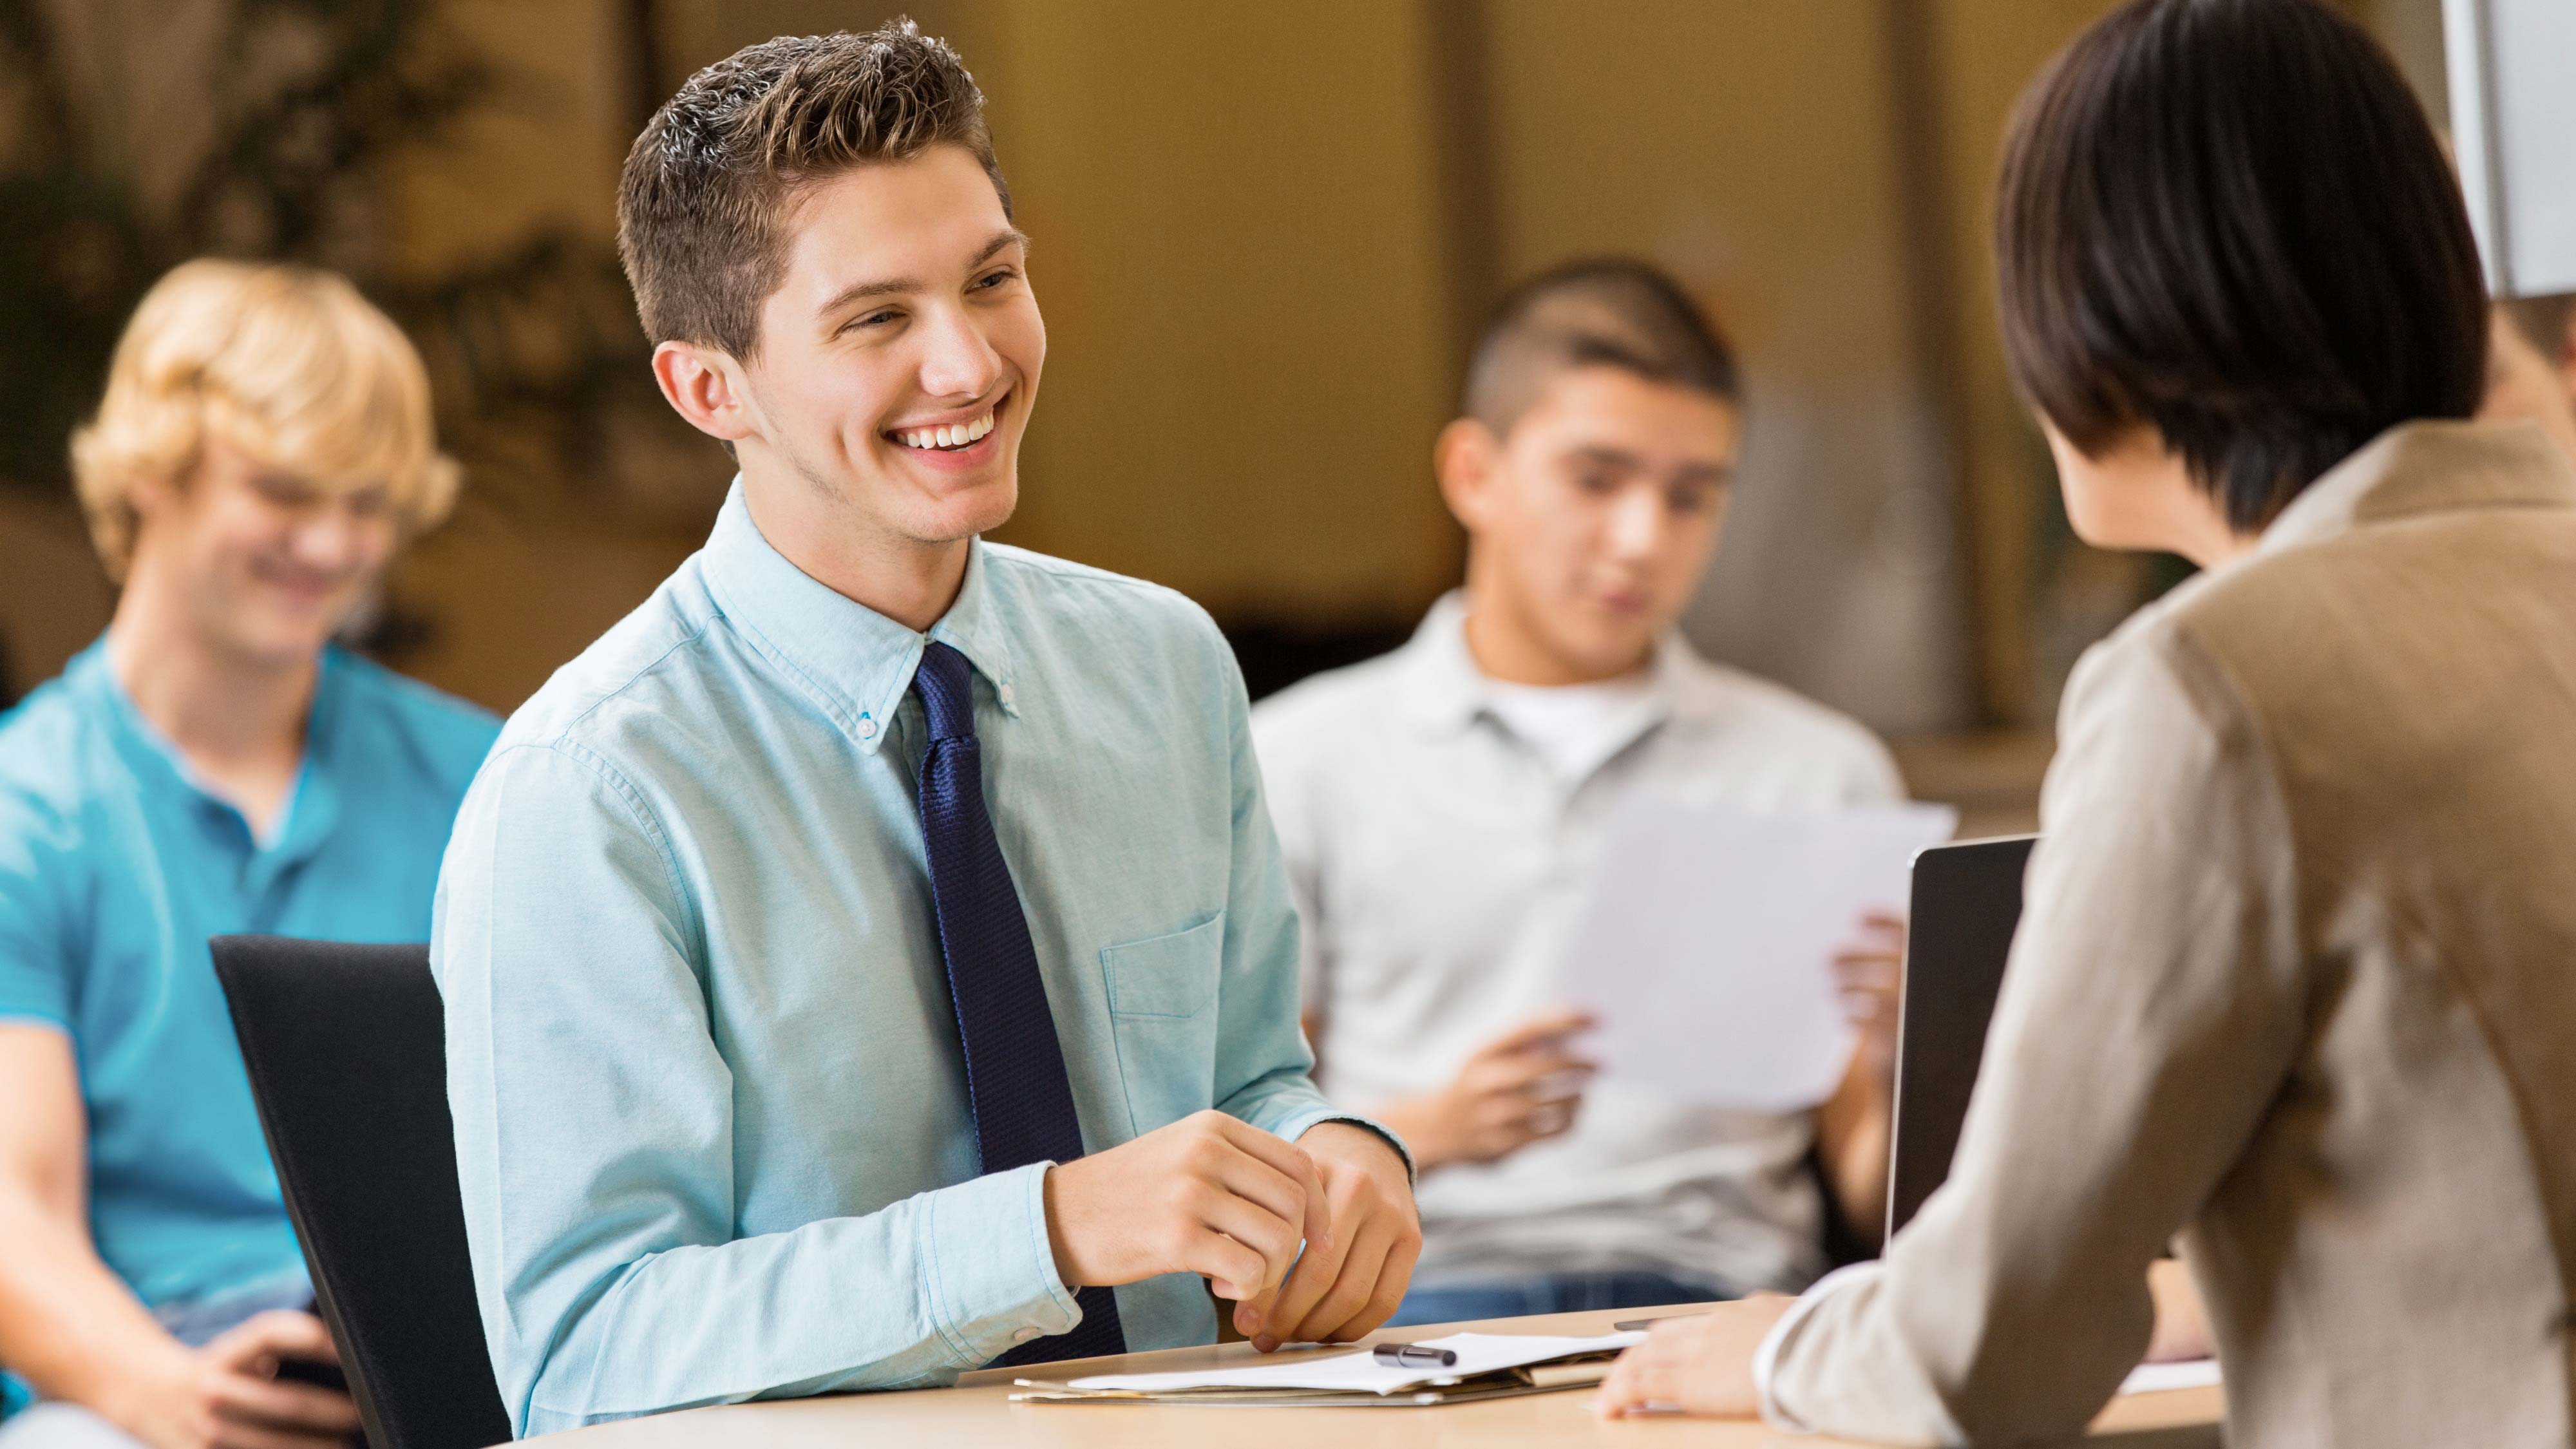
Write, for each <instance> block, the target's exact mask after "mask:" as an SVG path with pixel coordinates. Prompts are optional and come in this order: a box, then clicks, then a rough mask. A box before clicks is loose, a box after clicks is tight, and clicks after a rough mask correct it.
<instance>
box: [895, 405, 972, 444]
mask: <svg viewBox="0 0 2576 1449" xmlns="http://www.w3.org/2000/svg"><path fill="white" fill-rule="evenodd" d="M992 431H993V415H992V414H991V413H986V414H984V415H983V416H982V417H980V418H977V419H975V420H974V421H973V422H971V423H955V424H951V425H949V426H946V427H937V428H909V429H906V430H905V431H903V432H899V433H897V434H895V435H894V438H895V441H896V442H898V443H901V444H903V445H904V446H905V447H907V448H922V449H932V448H965V447H971V446H973V445H974V444H976V443H979V442H981V441H983V439H984V436H985V435H986V434H987V433H990V432H992Z"/></svg>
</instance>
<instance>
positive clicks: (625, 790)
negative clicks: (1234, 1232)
mask: <svg viewBox="0 0 2576 1449" xmlns="http://www.w3.org/2000/svg"><path fill="white" fill-rule="evenodd" d="M926 638H927V639H938V640H942V641H944V642H946V643H949V644H952V645H954V646H956V647H957V648H958V649H959V650H960V651H962V652H963V653H964V654H965V655H966V657H967V658H968V659H969V660H971V661H973V663H974V666H975V671H976V676H977V678H976V684H975V699H976V726H977V729H978V731H979V732H980V733H981V735H982V739H983V763H984V788H985V796H986V799H987V801H988V802H989V803H990V806H991V809H992V814H993V819H994V823H995V826H996V828H997V830H998V832H999V834H1000V837H1001V844H1002V851H1003V854H1004V855H1005V856H1006V857H1007V858H1008V860H1009V862H1010V866H1011V874H1012V878H1013V880H1014V882H1015V883H1016V885H1017V886H1018V889H1019V894H1020V900H1021V902H1022V905H1023V908H1024V910H1025V912H1026V915H1027V917H1028V924H1029V933H1030V935H1031V937H1032V938H1033V939H1034V941H1035V943H1036V946H1037V956H1038V963H1039V968H1040V970H1041V972H1042V973H1043V975H1044V977H1045V980H1046V989H1047V1003H1048V1006H1049V1008H1050V1009H1051V1010H1052V1012H1053V1013H1054V1016H1055V1025H1056V1033H1057V1035H1058V1036H1059V1037H1060V1038H1061V1039H1062V1041H1063V1044H1064V1056H1065V1066H1066V1070H1067V1072H1068V1074H1069V1075H1070V1077H1071V1079H1072V1087H1073V1099H1074V1105H1075V1109H1076V1111H1077V1112H1078V1114H1079V1115H1080V1117H1081V1120H1082V1135H1083V1142H1084V1145H1085V1147H1086V1148H1087V1149H1088V1150H1091V1151H1099V1150H1101V1149H1103V1148H1108V1147H1114V1146H1117V1145H1118V1144H1120V1143H1123V1142H1126V1141H1128V1140H1129V1139H1131V1138H1133V1137H1135V1136H1137V1135H1139V1134H1141V1133H1144V1132H1147V1131H1151V1130H1152V1129H1154V1128H1156V1127H1160V1126H1163V1125H1164V1124H1166V1123H1169V1122H1173V1121H1176V1120H1178V1119H1179V1118H1181V1117H1184V1116H1187V1115H1188V1114H1190V1113H1191V1112H1194V1111H1198V1110H1200V1109H1203V1108H1207V1107H1216V1108H1220V1109H1222V1110H1224V1111H1226V1112H1229V1113H1231V1114H1233V1115H1234V1116H1237V1117H1239V1118H1241V1119H1243V1120H1244V1121H1246V1122H1249V1123H1251V1124H1252V1125H1254V1126H1256V1127H1261V1128H1264V1129H1267V1130H1269V1131H1271V1132H1275V1133H1277V1134H1279V1135H1280V1136H1282V1137H1290V1138H1293V1137H1295V1136H1296V1135H1297V1134H1299V1133H1301V1132H1303V1131H1305V1130H1306V1128H1308V1127H1310V1126H1312V1125H1314V1124H1315V1123H1317V1122H1319V1121H1323V1120H1326V1119H1327V1118H1332V1117H1338V1116H1341V1115H1343V1114H1340V1113H1336V1112H1334V1111H1333V1110H1331V1109H1330V1108H1329V1107H1328V1106H1327V1105H1326V1104H1325V1102H1324V1100H1323V1098H1322V1097H1321V1096H1320V1095H1318V1094H1317V1093H1316V1091H1315V1089H1314V1086H1313V1085H1312V1083H1311V1082H1310V1081H1309V1079H1308V1075H1307V1074H1308V1070H1309V1068H1310V1067H1311V1065H1312V1058H1311V1056H1310V1055H1309V1053H1308V1052H1307V1049H1306V1045H1305V1041H1304V1039H1303V1037H1302V1036H1301V1035H1300V1033H1299V1031H1298V1026H1297V921H1296V915H1295V912H1294V909H1293V907H1292V906H1291V904H1290V901H1289V896H1288V887H1287V879H1286V876H1285V874H1284V872H1283V870H1282V867H1281V864H1280V859H1279V850H1278V845H1277V842H1276V839H1275V838H1274V836H1273V835H1272V832H1271V826H1270V820H1269V816H1268V814H1267V812H1266V810H1265V808H1264V806H1263V804H1262V797H1261V785H1260V777H1259V774H1258V772H1257V769H1256V766H1255V764H1254V760H1253V753H1252V745H1251V738H1250V735H1249V733H1248V727H1247V723H1246V721H1247V707H1246V703H1245V699H1244V690H1243V684H1242V680H1241V676H1240V675H1239V673H1238V672H1237V670H1236V668H1235V665H1234V661H1233V656H1232V655H1231V653H1229V652H1228V650H1227V647H1226V644H1225V641H1224V640H1223V638H1222V637H1220V636H1219V635H1218V633H1217V631H1216V629H1215V628H1214V627H1213V626H1212V625H1211V624H1210V623H1209V621H1208V619H1207V616H1206V615H1205V614H1203V613H1202V612H1200V611H1199V609H1198V608H1197V607H1196V606H1195V605H1192V604H1191V603H1189V602H1188V601H1187V600H1185V599H1183V598H1182V597H1180V596H1179V595H1177V594H1174V593H1172V592H1171V591H1169V590H1166V589H1162V588H1157V587H1155V586H1153V585H1150V584H1144V583H1139V582H1137V581H1135V580H1132V579H1124V578H1119V577H1117V576H1115V575H1112V574H1106V573H1101V572H1099V571H1097V570H1093V569H1087V568H1082V567H1080V566H1077V565H1074V564H1069V563H1064V562H1060V561H1058V560H1055V559H1050V558H1045V557H1041V556H1038V555H1035V554H1030V553H1025V552H1022V551H1020V550H1016V549H1011V548H1004V547H999V546H993V545H986V544H983V543H980V542H979V543H977V544H976V545H975V546H974V549H973V553H972V556H971V558H970V560H969V562H968V565H967V570H966V579H965V586H964V589H963V591H962V592H961V593H960V594H959V596H958V599H957V602H956V603H955V605H954V606H952V607H951V608H950V610H949V612H948V614H947V615H946V617H944V618H942V619H941V620H940V621H939V622H938V623H937V624H936V625H935V626H934V627H933V628H932V629H931V631H930V633H929V634H928V635H927V636H924V635H921V634H916V633H914V632H913V631H911V630H910V629H907V628H905V627H904V626H902V625H900V624H897V623H895V622H893V621H892V620H890V619H887V618H885V617H884V616H882V615H879V614H877V613H875V612H873V611H871V610H868V609H866V608H863V607H861V606H860V605H858V604H855V603H852V602H851V601H850V600H848V599H847V598H844V597H842V596H841V595H840V594H837V593H835V592H833V591H832V590H831V589H829V588H826V587H825V586H824V585H822V584H820V583H817V582H816V581H815V580H813V579H812V578H810V577H808V576H807V575H805V574H804V573H803V572H801V571H799V570H798V569H797V568H796V567H795V566H794V565H792V564H790V563H789V562H788V561H787V560H786V559H785V558H783V557H781V556H780V555H779V553H778V552H777V551H776V550H775V549H773V548H771V547H770V545H769V543H768V542H767V541H766V540H765V539H763V538H762V537H761V535H760V531H759V529H758V527H757V526H756V525H754V523H753V522H752V519H751V515H750V512H749V510H748V509H747V508H746V507H745V506H744V504H743V501H742V496H741V492H740V489H739V487H737V488H736V490H735V493H734V495H733V496H732V497H731V498H729V499H728V500H727V501H726V503H725V506H724V509H723V512H722V514H721V515H720V516H719V517H718V519H717V521H716V526H715V531H714V533H713V535H712V536H711V537H710V538H709V539H708V541H707V546H706V548H705V549H704V550H702V551H701V552H700V553H699V554H698V555H697V556H696V557H694V558H692V559H690V560H689V561H688V562H687V563H686V564H683V565H682V566H681V568H680V570H679V572H678V573H676V574H674V575H673V576H672V577H671V579H670V580H669V581H668V582H666V583H665V584H663V586H662V587H661V589H660V590H659V591H657V592H656V593H655V594H654V596H653V597H652V598H651V599H650V600H648V601H647V602H646V603H645V604H644V605H643V607H641V608H639V609H638V610H636V611H635V612H634V613H633V614H631V615H629V616H628V617H627V618H626V619H625V620H624V621H623V622H621V623H620V624H619V625H618V626H617V627H616V628H614V629H612V630H611V631H609V633H608V634H607V635H606V636H604V637H603V638H601V639H600V641H599V642H598V643H596V644H594V645H592V646H591V648H590V649H588V650H587V651H585V652H584V653H583V654H582V655H581V657H580V658H578V659H576V660H574V661H573V662H572V663H571V664H570V665H568V666H566V667H565V668H564V669H563V670H562V671H561V672H560V673H558V674H556V675H555V677H554V678H553V679H552V680H551V681H549V682H548V683H547V684H546V686H545V688H543V689H542V690H540V691H538V693H537V694H536V696H535V697H534V698H533V699H531V700H529V701H528V703H527V704H526V705H525V706H524V707H523V708H521V709H520V711H519V712H518V713H517V714H516V715H514V716H513V717H512V718H511V720H510V722H509V725H508V727H507V728H506V729H505V730H504V732H503V734H502V738H501V742H500V744H499V745H498V746H496V747H495V749H494V753H493V756H492V758H491V760H490V761H489V762H488V763H487V764H486V766H485V767H484V769H483V772H482V774H481V775H480V776H478V777H477V778H476V780H475V783H474V787H473V789H472V791H471V792H470V793H469V795H468V796H467V799H466V803H465V807H464V809H463V811H462V813H461V814H460V816H459V817H458V821H457V828H456V835H455V838H454V840H453V841H452V842H451V843H450V845H449V848H448V854H447V861H446V865H445V868H444V871H443V873H442V875H441V877H440V881H439V901H438V912H437V926H436V930H435V934H434V937H433V959H434V960H435V962H436V966H437V972H438V977H439V984H440V987H441V989H442V990H443V991H444V993H445V997H446V1003H447V1050H448V1092H449V1097H450V1100H451V1103H452V1105H453V1107H454V1110H455V1120H456V1146H457V1166H458V1176H459V1178H460V1181H461V1184H462V1187H463V1190H464V1199H465V1218H466V1228H467V1234H468V1237H469V1240H470V1242H471V1245H472V1248H473V1257H474V1274H475V1286H476V1289H477V1291H478V1293H479V1296H480V1298H481V1302H482V1310H483V1320H484V1329H485V1334H486V1337H487V1339H488V1341H489V1344H490V1346H491V1350H492V1360H493V1367H494V1369H495V1370H496V1371H497V1373H498V1375H499V1378H500V1383H501V1390H502V1395H503V1398H504V1400H505V1401H506V1402H507V1404H508V1406H509V1409H510V1413H511V1417H512V1420H513V1422H514V1423H515V1424H516V1425H517V1426H518V1428H519V1430H520V1432H521V1433H538V1432H543V1431H546V1430H550V1429H561V1428H567V1427H570V1426H573V1425H578V1424H584V1423H590V1422H594V1421H598V1420H603V1419H613V1418H619V1417H622V1416H626V1415H633V1414H643V1413H651V1412H654V1411H657V1410H664V1409H675V1408H681V1407H685V1406H688V1405H693V1404H707V1403H718V1402H726V1401H732V1400H741V1399H750V1398H760V1397H774V1396H785V1395H791V1394H804V1393H817V1392H823V1391H826V1390H833V1389H851V1388H892V1387H908V1386H918V1385H929V1384H939V1383H944V1382H947V1381H949V1380H950V1379H952V1378H953V1377H954V1375H955V1374H956V1373H957V1372H958V1371H959V1370H961V1369H967V1368H973V1367H976V1366H979V1365H981V1364H983V1363H984V1362H985V1361H987V1360H989V1359H991V1358H992V1357H994V1356H995V1355H997V1354H999V1353H1001V1352H1002V1351H1003V1350H1005V1349H1007V1348H1010V1347H1011V1346H1012V1345H1013V1344H1014V1343H1016V1342H1019V1341H1021V1340H1023V1339H1025V1338H1030V1337H1034V1336H1036V1335H1038V1334H1045V1333H1061V1332H1064V1331H1065V1330H1067V1329H1069V1328H1071V1327H1072V1326H1073V1325H1074V1323H1075V1322H1076V1321H1077V1315H1078V1310H1077V1309H1076V1307H1075V1305H1074V1299H1073V1295H1072V1293H1071V1292H1070V1291H1069V1290H1068V1289H1067V1288H1066V1286H1065V1285H1064V1284H1063V1283H1062V1282H1061V1281H1059V1280H1058V1278H1057V1276H1056V1273H1055V1268H1054V1260H1053V1256H1052V1254H1051V1253H1050V1251H1049V1249H1048V1245H1047V1230H1046V1215H1045V1208H1044V1203H1043V1200H1042V1197H1041V1194H1040V1182H1041V1180H1042V1178H1043V1176H1044V1171H1045V1168H1044V1165H1043V1164H1040V1165H1033V1166H1029V1167H1024V1168H1018V1169H1014V1170H1012V1171H1008V1172H1000V1173H995V1174H993V1175H991V1176H985V1177H979V1176H977V1159H976V1147H975V1132H974V1124H973V1121H972V1118H971V1116H970V1115H969V1109H968V1105H967V1097H966V1083H965V1071H964V1063H963V1060H962V1057H961V1055H960V1052H959V1048H958V1038H957V1025H956V1019H955V1016H954V1014H953V1013H952V1011H951V1008H950V1004H949V998H948V987H947V980H946V976H945V973H944V970H943V967H942V965H941V962H940V956H939V947H938V937H937V932H936V926H935V924H934V921H933V917H932V911H931V901H930V881H929V876H928V873H927V868H926V866H925V864H924V861H923V856H922V841H921V825H920V818H919V814H918V810H917V807H916V803H915V790H916V785H915V776H916V771H917V770H918V768H919V762H920V758H921V753H922V747H923V742H924V734H923V727H922V716H921V705H920V702H919V700H918V699H916V698H914V697H913V696H912V695H911V694H910V693H909V690H910V685H911V681H912V673H913V668H914V666H915V665H916V664H917V663H918V662H919V660H920V657H921V650H922V647H923V644H924V642H925V639H926ZM1118 1312H1119V1317H1120V1319H1121V1321H1122V1323H1123V1324H1124V1326H1125V1329H1126V1335H1127V1342H1128V1344H1129V1346H1130V1347H1133V1348H1139V1349H1143V1348H1161V1347H1169V1346H1173V1345H1179V1344H1188V1343H1204V1342H1208V1341H1209V1340H1211V1339H1212V1338H1213V1337H1214V1326H1215V1325H1214V1314H1213V1313H1212V1311H1211V1309H1210V1306H1209V1303H1208V1299H1207V1297H1206V1295H1205V1293H1204V1291H1203V1290H1202V1288H1201V1286H1200V1282H1199V1280H1198V1279H1197V1278H1196V1277H1194V1276H1191V1275H1187V1274H1177V1275H1170V1276H1165V1277H1160V1278H1154V1279H1150V1280H1148V1281H1145V1282H1142V1283H1135V1284H1130V1285H1128V1286H1126V1287H1123V1288H1120V1289H1119V1290H1118Z"/></svg>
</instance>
